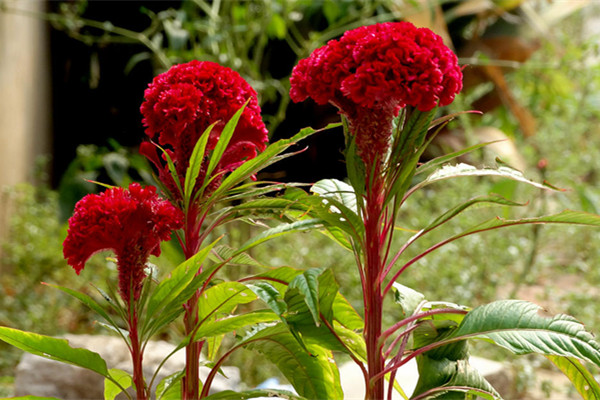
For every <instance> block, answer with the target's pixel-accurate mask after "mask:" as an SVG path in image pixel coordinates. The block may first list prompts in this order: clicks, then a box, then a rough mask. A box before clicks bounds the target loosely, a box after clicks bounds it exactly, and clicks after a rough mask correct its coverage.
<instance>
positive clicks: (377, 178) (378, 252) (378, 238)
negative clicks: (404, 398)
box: [363, 171, 385, 400]
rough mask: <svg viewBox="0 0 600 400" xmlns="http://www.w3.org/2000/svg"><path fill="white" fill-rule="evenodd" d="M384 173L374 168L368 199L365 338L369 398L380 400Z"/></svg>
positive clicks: (382, 385) (366, 394) (382, 360)
mask: <svg viewBox="0 0 600 400" xmlns="http://www.w3.org/2000/svg"><path fill="white" fill-rule="evenodd" d="M382 183H383V182H382V180H381V174H380V173H379V171H375V173H374V174H373V178H372V184H371V185H369V189H368V193H367V198H366V201H365V213H364V223H365V250H366V253H365V256H366V262H365V267H366V268H365V269H366V271H365V279H366V282H365V285H364V287H365V295H364V299H363V300H364V307H365V333H364V335H365V342H366V347H367V370H368V385H367V390H366V393H365V399H366V400H376V399H377V400H379V399H383V398H384V397H383V396H384V380H383V379H382V377H380V373H381V371H382V370H383V368H384V358H383V354H382V352H381V348H380V346H379V337H380V336H381V322H382V321H381V319H382V308H383V296H382V292H381V283H380V280H379V275H380V272H381V270H382V266H383V262H382V252H383V251H384V246H385V238H382V235H381V231H380V229H381V226H382V224H381V222H382V221H381V218H382V215H383V212H382V211H383V185H382Z"/></svg>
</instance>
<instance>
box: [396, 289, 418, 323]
mask: <svg viewBox="0 0 600 400" xmlns="http://www.w3.org/2000/svg"><path fill="white" fill-rule="evenodd" d="M394 300H395V301H396V303H397V304H399V305H400V308H401V310H402V315H403V316H404V317H410V316H411V315H413V314H414V312H415V311H417V307H418V306H419V304H421V302H422V301H423V300H425V296H424V295H423V294H422V293H419V292H417V291H416V290H414V289H411V288H409V287H408V286H404V285H402V284H400V283H398V282H394Z"/></svg>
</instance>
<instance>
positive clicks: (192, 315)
mask: <svg viewBox="0 0 600 400" xmlns="http://www.w3.org/2000/svg"><path fill="white" fill-rule="evenodd" d="M186 214H187V215H186V224H185V228H184V229H185V230H184V235H185V247H184V249H183V252H184V256H185V259H186V260H187V259H189V258H191V257H193V256H194V254H196V253H197V252H198V249H199V248H200V245H201V239H200V237H199V230H200V227H201V226H202V222H203V221H204V216H205V215H204V216H202V217H200V214H201V213H200V212H199V210H198V208H197V206H196V205H192V206H191V207H190V208H189V209H188V210H186ZM201 272H202V268H200V269H199V270H198V273H201ZM200 294H201V292H200V290H197V291H196V293H194V295H193V296H192V297H191V298H190V299H189V300H188V301H187V303H186V304H185V306H184V308H185V314H184V317H183V323H184V326H185V334H186V335H191V334H192V333H193V332H194V331H195V330H196V326H197V325H198V301H199V299H200ZM202 345H203V342H202V341H200V342H198V341H193V340H190V343H189V344H188V345H187V346H186V348H185V376H184V377H183V382H182V385H181V390H182V396H181V397H182V399H183V400H197V399H199V398H200V397H199V395H200V389H199V382H200V372H199V370H200V353H201V350H202Z"/></svg>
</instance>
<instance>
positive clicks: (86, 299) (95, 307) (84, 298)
mask: <svg viewBox="0 0 600 400" xmlns="http://www.w3.org/2000/svg"><path fill="white" fill-rule="evenodd" d="M44 285H47V286H50V287H53V288H56V289H59V290H61V291H63V292H65V293H67V294H68V295H70V296H73V297H75V298H76V299H77V300H79V301H81V302H82V303H83V304H85V305H86V306H88V307H89V308H90V309H91V310H92V311H95V312H96V313H98V314H99V315H100V316H101V317H102V318H104V319H105V320H106V321H107V322H108V323H109V324H110V325H112V327H114V329H119V327H118V325H117V324H116V323H115V322H114V320H113V319H112V318H111V317H110V315H109V314H108V313H107V312H106V311H105V310H104V309H103V308H102V306H101V305H100V304H98V302H96V300H94V299H93V298H92V297H90V296H88V295H87V294H85V293H81V292H78V291H76V290H72V289H69V288H66V287H62V286H58V285H53V284H51V283H44Z"/></svg>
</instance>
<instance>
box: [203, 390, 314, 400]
mask: <svg viewBox="0 0 600 400" xmlns="http://www.w3.org/2000/svg"><path fill="white" fill-rule="evenodd" d="M256 397H265V398H266V397H268V398H272V397H273V398H275V397H276V398H278V399H287V400H306V398H305V397H301V396H298V395H296V394H294V393H292V392H288V391H286V390H279V389H252V390H245V391H243V392H234V391H233V390H223V391H222V392H219V393H215V394H211V395H210V396H208V397H205V399H206V400H246V399H254V398H256Z"/></svg>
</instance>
